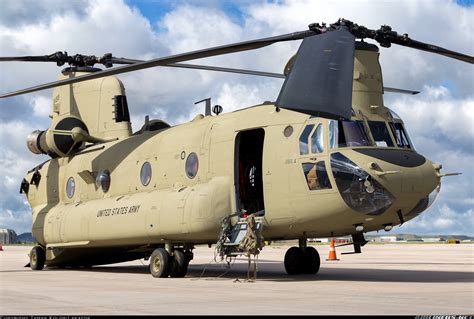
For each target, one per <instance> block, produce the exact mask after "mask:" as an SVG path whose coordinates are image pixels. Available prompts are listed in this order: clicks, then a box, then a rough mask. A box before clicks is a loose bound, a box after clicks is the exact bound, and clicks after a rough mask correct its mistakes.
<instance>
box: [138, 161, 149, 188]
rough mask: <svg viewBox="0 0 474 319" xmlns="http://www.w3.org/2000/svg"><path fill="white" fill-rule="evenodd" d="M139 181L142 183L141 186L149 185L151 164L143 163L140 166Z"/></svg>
mask: <svg viewBox="0 0 474 319" xmlns="http://www.w3.org/2000/svg"><path fill="white" fill-rule="evenodd" d="M140 181H141V182H142V185H143V186H147V185H148V184H150V181H151V164H150V163H149V162H145V163H143V165H142V169H141V170H140Z"/></svg>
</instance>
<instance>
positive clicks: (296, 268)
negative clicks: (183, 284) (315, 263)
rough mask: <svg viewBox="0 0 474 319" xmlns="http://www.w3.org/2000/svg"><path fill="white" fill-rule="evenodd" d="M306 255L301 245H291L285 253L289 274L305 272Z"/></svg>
mask: <svg viewBox="0 0 474 319" xmlns="http://www.w3.org/2000/svg"><path fill="white" fill-rule="evenodd" d="M304 262H305V255H304V253H303V250H301V248H299V247H291V248H290V249H288V251H287V252H286V254H285V269H286V272H287V273H288V275H299V274H301V273H302V272H303V265H304Z"/></svg>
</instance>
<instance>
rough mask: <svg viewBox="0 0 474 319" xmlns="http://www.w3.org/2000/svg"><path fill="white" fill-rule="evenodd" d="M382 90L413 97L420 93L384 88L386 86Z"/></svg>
mask: <svg viewBox="0 0 474 319" xmlns="http://www.w3.org/2000/svg"><path fill="white" fill-rule="evenodd" d="M383 90H384V92H390V93H401V94H411V95H415V94H418V93H420V91H413V90H404V89H397V88H391V87H386V86H384V87H383Z"/></svg>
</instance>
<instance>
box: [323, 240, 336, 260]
mask: <svg viewBox="0 0 474 319" xmlns="http://www.w3.org/2000/svg"><path fill="white" fill-rule="evenodd" d="M326 260H327V261H337V260H339V259H337V257H336V248H335V247H334V239H331V246H330V247H329V257H328V259H326Z"/></svg>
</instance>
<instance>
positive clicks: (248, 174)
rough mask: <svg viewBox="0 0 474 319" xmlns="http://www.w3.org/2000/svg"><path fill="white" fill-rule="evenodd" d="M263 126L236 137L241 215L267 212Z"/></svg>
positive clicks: (236, 174)
mask: <svg viewBox="0 0 474 319" xmlns="http://www.w3.org/2000/svg"><path fill="white" fill-rule="evenodd" d="M264 138H265V131H264V130H263V129H262V128H258V129H252V130H247V131H242V132H239V133H238V134H237V136H236V139H235V168H234V178H235V190H236V201H237V203H236V207H237V212H238V213H240V215H241V216H245V215H250V214H256V215H257V216H262V215H264V213H265V205H264V198H263V173H262V172H263V164H262V163H263V142H264Z"/></svg>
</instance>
